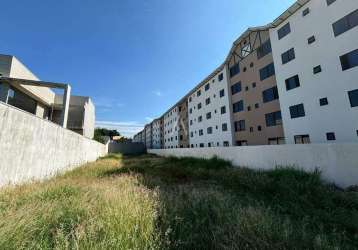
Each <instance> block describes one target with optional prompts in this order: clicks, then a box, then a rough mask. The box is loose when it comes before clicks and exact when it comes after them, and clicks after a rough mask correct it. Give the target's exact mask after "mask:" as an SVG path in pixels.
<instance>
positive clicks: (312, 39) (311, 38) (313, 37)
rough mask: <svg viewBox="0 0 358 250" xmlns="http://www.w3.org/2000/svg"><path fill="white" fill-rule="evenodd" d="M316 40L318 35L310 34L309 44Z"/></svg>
mask: <svg viewBox="0 0 358 250" xmlns="http://www.w3.org/2000/svg"><path fill="white" fill-rule="evenodd" d="M315 41H316V37H315V36H310V37H309V38H308V39H307V42H308V44H312V43H314V42H315Z"/></svg>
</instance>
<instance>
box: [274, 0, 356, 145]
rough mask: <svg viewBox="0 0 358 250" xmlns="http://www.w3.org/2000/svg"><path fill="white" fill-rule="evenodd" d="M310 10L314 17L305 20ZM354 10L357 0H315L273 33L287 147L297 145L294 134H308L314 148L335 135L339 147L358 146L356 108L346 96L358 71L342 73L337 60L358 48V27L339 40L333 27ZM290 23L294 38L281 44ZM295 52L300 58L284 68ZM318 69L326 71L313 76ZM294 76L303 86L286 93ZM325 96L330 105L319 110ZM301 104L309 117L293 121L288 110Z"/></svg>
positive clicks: (341, 36)
mask: <svg viewBox="0 0 358 250" xmlns="http://www.w3.org/2000/svg"><path fill="white" fill-rule="evenodd" d="M306 8H309V9H310V13H309V14H308V15H306V16H303V15H302V11H303V10H304V9H306ZM356 9H358V1H357V0H340V1H338V0H337V1H335V2H334V3H332V4H331V5H330V6H327V3H326V1H325V0H311V1H309V2H308V3H307V4H305V5H304V6H303V7H301V8H300V9H299V10H298V11H297V12H296V13H294V14H293V15H292V16H291V17H290V18H288V20H286V21H285V22H283V23H282V24H281V25H279V26H278V27H277V28H273V29H271V30H270V37H271V43H272V49H273V55H274V61H275V66H276V79H277V86H278V90H279V95H280V103H281V111H282V118H283V124H284V132H285V136H286V141H287V143H294V136H295V135H305V134H308V135H309V136H310V140H311V142H312V143H326V142H327V139H326V133H327V132H334V133H335V136H336V141H335V142H358V136H357V130H358V108H357V107H355V108H352V107H351V106H350V102H349V98H348V91H350V90H354V89H358V82H357V78H358V67H355V68H352V69H350V70H347V71H342V67H341V63H340V58H339V57H340V56H341V55H343V54H346V53H348V52H350V51H352V50H355V49H358V43H357V41H358V27H355V28H353V29H351V30H349V31H347V32H345V33H343V34H341V35H340V36H338V37H335V36H334V33H333V28H332V24H333V23H335V22H336V21H337V20H339V19H341V18H342V17H344V16H346V15H347V14H349V13H351V12H352V11H354V10H356ZM288 22H289V23H290V26H291V33H290V34H288V35H287V36H285V37H284V38H282V39H281V40H279V39H278V35H277V30H278V29H280V28H281V27H282V26H283V25H285V24H287V23H288ZM312 35H314V36H315V38H316V41H315V42H314V43H312V44H310V45H309V44H308V41H307V39H308V38H309V37H311V36H312ZM291 48H294V50H295V57H296V58H295V59H294V60H293V61H291V62H289V63H287V64H284V65H283V64H282V60H281V54H282V53H283V52H285V51H287V50H289V49H291ZM318 65H321V68H322V72H321V73H319V74H313V67H315V66H318ZM296 74H298V75H299V79H300V87H297V88H295V89H291V90H289V91H287V90H286V86H285V80H286V79H287V78H289V77H292V76H294V75H296ZM324 97H327V98H328V105H327V106H320V103H319V99H320V98H324ZM301 103H303V104H304V109H305V116H304V117H300V118H295V119H291V116H290V112H289V107H290V106H292V105H296V104H301Z"/></svg>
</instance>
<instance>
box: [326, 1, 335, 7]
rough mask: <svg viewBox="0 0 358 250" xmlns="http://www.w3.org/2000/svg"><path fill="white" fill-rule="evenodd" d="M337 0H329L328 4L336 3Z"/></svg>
mask: <svg viewBox="0 0 358 250" xmlns="http://www.w3.org/2000/svg"><path fill="white" fill-rule="evenodd" d="M335 1H336V0H327V5H328V6H329V5H331V4H332V3H334V2H335Z"/></svg>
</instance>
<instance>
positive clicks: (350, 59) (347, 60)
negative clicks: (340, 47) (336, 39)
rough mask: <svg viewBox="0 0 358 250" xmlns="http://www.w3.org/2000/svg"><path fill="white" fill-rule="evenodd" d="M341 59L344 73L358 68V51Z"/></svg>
mask: <svg viewBox="0 0 358 250" xmlns="http://www.w3.org/2000/svg"><path fill="white" fill-rule="evenodd" d="M340 59H341V65H342V70H343V71H345V70H347V69H351V68H354V67H356V66H358V49H356V50H353V51H351V52H349V53H347V54H345V55H343V56H341V57H340Z"/></svg>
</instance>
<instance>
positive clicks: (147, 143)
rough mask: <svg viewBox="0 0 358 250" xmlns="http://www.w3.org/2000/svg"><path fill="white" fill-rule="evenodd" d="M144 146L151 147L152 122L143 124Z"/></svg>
mask: <svg viewBox="0 0 358 250" xmlns="http://www.w3.org/2000/svg"><path fill="white" fill-rule="evenodd" d="M144 130H145V146H146V148H152V123H149V124H147V125H145V128H144Z"/></svg>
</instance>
